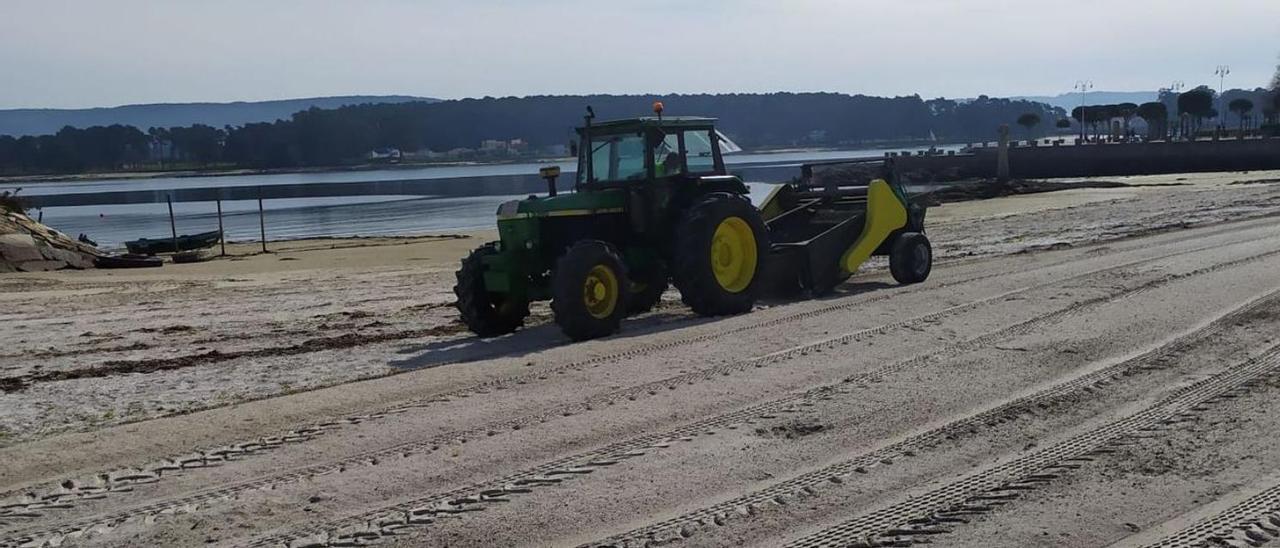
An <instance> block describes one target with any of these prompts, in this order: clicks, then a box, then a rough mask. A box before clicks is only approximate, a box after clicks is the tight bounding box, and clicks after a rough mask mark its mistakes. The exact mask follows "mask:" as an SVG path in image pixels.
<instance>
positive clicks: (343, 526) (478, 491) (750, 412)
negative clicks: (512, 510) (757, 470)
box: [250, 250, 1280, 546]
mask: <svg viewBox="0 0 1280 548" xmlns="http://www.w3.org/2000/svg"><path fill="white" fill-rule="evenodd" d="M1277 254H1280V250H1277V251H1273V252H1269V253H1265V254H1260V255H1255V256H1251V257H1246V258H1242V259H1237V260H1233V261H1228V262H1225V263H1219V264H1216V265H1213V266H1209V267H1204V268H1201V269H1198V270H1195V271H1191V272H1187V273H1183V274H1175V275H1170V276H1167V277H1165V278H1161V279H1159V280H1154V281H1152V282H1148V283H1146V284H1142V285H1140V286H1138V287H1135V288H1132V289H1128V290H1124V291H1121V292H1119V293H1117V294H1113V295H1108V296H1104V297H1097V298H1094V299H1089V300H1087V301H1083V302H1081V303H1077V304H1075V305H1072V306H1069V307H1067V308H1064V309H1059V310H1058V311H1055V312H1051V313H1049V314H1046V315H1044V316H1041V317H1037V318H1033V319H1031V320H1028V321H1026V322H1023V323H1020V324H1017V325H1015V326H1011V327H1008V328H1005V329H1001V330H997V331H995V332H991V333H988V334H986V335H982V336H979V337H976V338H974V339H970V340H968V341H964V342H961V343H958V344H957V345H953V346H949V347H945V348H944V349H941V350H939V351H936V352H933V353H928V354H925V355H921V356H917V357H914V358H911V359H908V360H905V361H902V362H898V363H895V364H891V365H889V366H886V367H884V368H882V369H879V370H876V371H872V372H869V373H865V374H862V375H856V376H853V377H849V378H846V379H844V380H843V381H841V382H840V383H836V384H833V385H827V386H823V387H819V388H817V389H812V390H809V391H807V392H803V393H799V394H795V395H792V396H788V397H785V398H782V399H779V400H775V401H771V402H767V403H764V404H758V405H755V406H751V407H748V408H745V409H742V410H739V411H736V412H732V413H728V414H725V415H719V416H715V417H710V418H707V419H704V420H701V421H697V422H694V423H692V424H688V425H685V426H683V427H680V428H677V429H675V430H672V431H668V432H662V433H654V434H647V435H642V436H639V437H636V438H633V439H630V440H627V441H623V442H617V443H614V444H610V445H608V446H605V447H602V448H599V449H595V450H591V451H587V452H585V453H581V454H577V455H573V456H570V457H564V458H561V459H557V460H555V461H552V462H548V463H544V464H542V465H539V466H537V467H534V468H531V469H526V470H524V471H521V472H518V473H516V474H512V475H508V476H504V477H502V478H499V479H496V480H490V481H486V482H483V483H479V484H474V485H471V486H468V487H464V488H461V489H456V490H452V491H449V492H446V493H441V494H436V495H429V496H426V497H421V498H415V499H412V500H410V501H405V502H401V503H398V504H395V505H392V506H388V507H386V508H381V509H377V510H373V511H370V512H365V513H362V514H359V515H357V516H352V517H349V518H345V519H342V520H338V521H336V522H332V523H328V524H321V525H317V526H312V527H307V528H303V529H300V530H297V531H292V532H287V533H283V534H280V535H276V536H271V537H266V538H262V539H259V540H257V541H254V542H253V543H252V544H250V545H251V546H272V545H278V544H285V543H292V542H297V543H298V544H299V545H308V546H328V545H343V544H344V543H347V542H351V541H352V540H353V539H354V538H363V539H366V540H367V539H372V538H377V537H379V536H383V535H388V536H389V535H394V534H395V533H396V532H397V531H399V530H400V529H403V528H404V527H409V526H414V525H426V524H430V523H433V522H434V521H435V519H436V518H437V517H439V516H445V515H452V514H460V513H464V512H470V511H476V510H480V509H483V507H484V506H485V505H486V504H488V503H494V502H507V501H509V500H510V499H509V498H508V497H509V496H510V495H513V494H522V493H528V492H530V491H532V490H533V489H534V488H536V487H541V486H546V485H556V484H560V483H562V482H564V481H566V480H567V479H570V478H572V477H574V476H576V475H582V474H588V473H591V472H594V471H595V470H598V469H600V468H602V467H606V466H611V465H613V464H617V463H618V462H621V461H622V460H625V459H629V458H636V457H640V456H643V455H644V454H646V453H647V452H648V451H652V450H655V449H661V448H665V447H668V446H670V445H671V444H672V443H676V442H680V441H692V440H693V439H695V438H696V437H697V436H701V435H704V434H708V433H711V432H713V431H714V430H715V429H718V428H732V427H735V426H736V425H738V424H743V423H747V422H748V421H750V420H754V419H758V418H760V419H763V418H774V417H776V414H777V413H786V412H791V411H795V410H796V408H797V407H807V406H812V405H814V403H813V400H819V399H831V398H836V397H841V396H844V395H847V394H851V393H854V390H853V388H851V387H856V386H857V385H859V384H865V383H869V382H873V381H874V380H875V379H877V378H880V377H882V376H884V375H888V374H891V373H894V372H899V371H901V370H903V369H906V368H909V367H912V366H916V365H919V364H922V363H926V362H927V361H929V360H931V359H933V358H936V357H937V356H939V355H942V354H945V353H949V352H956V351H960V350H962V349H963V348H969V347H977V346H981V345H985V344H990V343H991V342H993V341H994V340H998V339H1000V338H1004V337H1008V336H1013V335H1017V334H1020V333H1023V332H1026V331H1029V330H1030V329H1032V328H1034V327H1036V326H1038V325H1041V324H1043V323H1046V322H1047V321H1051V320H1054V319H1060V318H1062V317H1065V316H1067V315H1070V314H1074V313H1078V312H1079V311H1080V310H1082V309H1084V308H1087V307H1091V306H1096V305H1099V304H1102V303H1106V302H1113V301H1114V300H1115V299H1117V298H1126V297H1129V296H1132V295H1136V294H1139V293H1142V292H1145V291H1149V290H1151V289H1154V288H1155V287H1159V286H1162V285H1167V284H1169V283H1172V282H1174V281H1177V280H1182V279H1186V278H1189V277H1193V276H1199V275H1203V274H1206V273H1209V272H1214V271H1218V270H1222V269H1224V268H1228V267H1231V266H1236V265H1239V264H1244V263H1249V262H1254V261H1257V260H1260V259H1263V258H1266V257H1271V256H1274V255H1277ZM838 341H839V338H837V339H832V340H829V341H824V342H822V343H815V344H818V345H821V344H834V345H838V344H840V343H839V342H838ZM329 543H332V544H329Z"/></svg>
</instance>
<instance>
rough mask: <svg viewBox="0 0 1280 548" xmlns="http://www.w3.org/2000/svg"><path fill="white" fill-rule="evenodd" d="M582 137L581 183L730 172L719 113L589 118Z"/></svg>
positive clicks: (585, 185)
mask: <svg viewBox="0 0 1280 548" xmlns="http://www.w3.org/2000/svg"><path fill="white" fill-rule="evenodd" d="M578 139H579V140H578V147H577V148H578V181H577V184H578V187H579V188H592V187H595V188H601V187H606V186H618V185H629V184H637V183H647V182H652V181H656V180H670V179H697V178H699V177H713V176H723V175H725V174H726V172H725V167H724V158H723V157H722V156H721V153H720V139H719V136H718V134H717V133H716V130H715V119H713V118H692V117H667V118H663V117H658V116H650V117H642V118H632V119H626V120H615V121H609V122H603V123H599V124H592V123H591V119H590V118H588V119H587V123H586V125H584V126H583V127H581V128H578Z"/></svg>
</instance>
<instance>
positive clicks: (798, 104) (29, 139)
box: [0, 93, 1066, 174]
mask: <svg viewBox="0 0 1280 548" xmlns="http://www.w3.org/2000/svg"><path fill="white" fill-rule="evenodd" d="M654 101H662V102H663V103H664V104H665V105H666V109H667V110H666V114H667V115H670V116H680V115H697V116H711V117H715V118H719V119H720V124H719V125H720V128H721V130H722V131H723V132H724V133H725V134H727V135H728V136H729V137H730V138H732V139H734V140H735V141H736V142H737V143H738V144H740V145H742V146H743V147H745V148H748V149H753V148H763V147H784V146H842V145H843V146H849V145H860V144H868V143H876V142H902V141H913V140H926V139H934V138H936V139H938V140H943V141H969V140H988V139H994V137H995V135H996V128H997V127H998V126H1000V125H1001V124H1010V125H1012V124H1014V123H1015V121H1017V120H1018V119H1019V118H1020V117H1022V116H1023V115H1026V114H1028V113H1034V114H1035V115H1036V116H1037V117H1038V119H1039V120H1043V121H1044V123H1043V124H1042V127H1041V128H1039V129H1038V131H1046V129H1045V128H1051V127H1053V123H1054V122H1055V121H1057V120H1060V119H1062V118H1063V117H1064V116H1066V113H1065V112H1063V111H1062V109H1058V108H1054V107H1050V106H1048V105H1045V104H1043V103H1035V102H1030V101H1022V100H1009V99H999V98H990V97H986V96H982V97H979V98H977V99H972V100H965V101H955V100H949V99H932V100H925V99H922V98H920V97H919V96H906V97H871V96H865V95H845V94H837V93H772V94H719V95H665V96H654V95H622V96H619V95H590V96H535V97H520V98H517V97H504V98H492V97H486V98H482V99H463V100H456V101H442V102H408V103H398V104H362V105H354V106H346V107H341V108H336V109H318V108H312V109H308V110H304V111H300V112H297V113H295V114H293V115H292V116H291V117H290V118H289V119H287V120H277V121H275V122H272V123H249V124H245V125H241V126H227V127H222V128H214V127H209V126H203V125H194V126H188V127H174V128H146V129H141V128H135V127H132V126H122V125H113V126H105V127H103V126H94V127H89V128H71V127H67V128H63V129H62V130H61V131H58V132H57V133H55V134H52V135H42V136H25V137H18V138H15V137H8V136H0V173H5V174H37V173H76V172H86V171H110V170H124V169H140V168H150V169H155V168H156V167H157V164H158V166H159V167H160V168H163V167H164V166H165V165H169V166H170V167H173V166H177V165H181V166H184V167H202V166H218V167H248V168H290V167H317V166H321V167H322V166H338V165H348V164H353V163H360V162H363V161H366V158H367V157H368V154H369V152H370V151H373V150H377V149H396V150H399V151H404V152H406V153H414V152H422V153H426V152H428V151H430V152H432V153H445V152H448V151H457V150H474V149H477V148H479V147H480V146H481V143H482V142H485V141H501V142H511V141H517V142H519V143H520V144H521V147H522V148H521V151H522V152H523V153H527V154H537V153H540V152H541V153H549V152H550V151H551V150H554V149H556V147H557V145H565V144H567V143H568V141H569V140H570V138H571V136H572V131H573V128H574V127H575V126H577V125H580V124H581V123H582V116H583V114H584V113H585V108H586V107H587V106H588V105H590V106H592V107H593V108H594V109H595V112H596V113H597V115H598V116H599V119H601V120H605V119H611V118H626V117H633V116H639V115H648V114H649V113H650V108H651V105H652V103H653V102H654Z"/></svg>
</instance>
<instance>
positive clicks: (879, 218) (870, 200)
mask: <svg viewBox="0 0 1280 548" xmlns="http://www.w3.org/2000/svg"><path fill="white" fill-rule="evenodd" d="M905 226H907V208H906V207H905V206H904V205H903V203H902V199H901V198H899V197H898V195H897V194H896V193H894V191H893V188H892V187H890V186H889V183H886V182H884V180H882V179H876V180H874V181H871V184H870V185H869V186H868V187H867V215H866V219H865V220H864V221H863V224H862V232H861V233H860V234H859V235H858V238H857V240H854V242H853V245H852V246H849V249H847V250H845V252H844V255H843V256H841V257H840V271H841V273H842V274H843V275H852V274H853V273H854V272H857V271H858V267H860V266H862V263H864V262H866V261H867V259H868V258H870V257H871V255H872V254H873V253H875V251H876V249H878V248H879V247H880V246H881V244H883V243H884V242H885V241H886V240H888V239H889V238H890V237H891V236H893V235H894V233H896V232H898V231H899V230H901V229H902V228H903V227H905Z"/></svg>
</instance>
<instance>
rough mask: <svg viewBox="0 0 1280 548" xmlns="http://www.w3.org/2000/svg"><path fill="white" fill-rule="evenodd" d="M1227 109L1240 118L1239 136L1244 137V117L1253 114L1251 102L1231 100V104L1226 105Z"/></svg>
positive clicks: (1241, 99) (1242, 99)
mask: <svg viewBox="0 0 1280 548" xmlns="http://www.w3.org/2000/svg"><path fill="white" fill-rule="evenodd" d="M1227 109H1228V110H1230V111H1231V112H1234V113H1236V116H1239V117H1240V136H1241V137H1244V122H1245V116H1247V115H1248V114H1249V113H1250V112H1253V101H1250V100H1248V99H1245V98H1243V97H1241V98H1239V99H1232V100H1231V102H1230V103H1228V104H1227Z"/></svg>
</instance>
